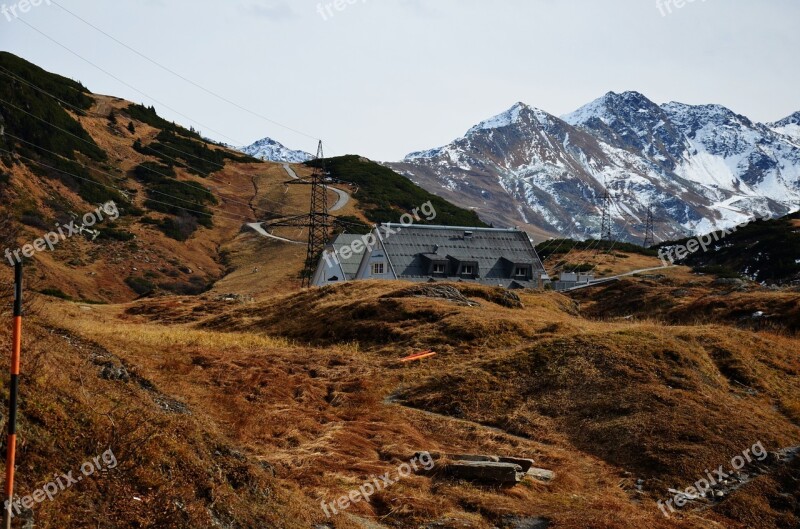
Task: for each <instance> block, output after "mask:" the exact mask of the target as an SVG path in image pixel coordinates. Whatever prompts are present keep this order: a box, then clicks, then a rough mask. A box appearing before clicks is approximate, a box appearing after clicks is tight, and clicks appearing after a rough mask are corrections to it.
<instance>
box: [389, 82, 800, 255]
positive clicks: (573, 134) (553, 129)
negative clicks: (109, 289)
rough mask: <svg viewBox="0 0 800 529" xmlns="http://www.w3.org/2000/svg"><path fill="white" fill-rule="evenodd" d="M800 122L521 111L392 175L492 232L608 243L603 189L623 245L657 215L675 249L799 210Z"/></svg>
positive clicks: (689, 111)
mask: <svg viewBox="0 0 800 529" xmlns="http://www.w3.org/2000/svg"><path fill="white" fill-rule="evenodd" d="M799 118H800V112H798V113H796V114H793V115H792V116H789V117H787V118H785V119H783V120H781V121H778V122H776V123H773V124H760V123H754V122H752V121H751V120H750V119H748V118H747V117H745V116H742V115H739V114H736V113H735V112H733V111H731V110H729V109H727V108H725V107H723V106H720V105H697V106H693V105H685V104H682V103H674V102H673V103H667V104H664V105H657V104H656V103H654V102H652V101H650V100H649V99H648V98H647V97H645V96H644V95H642V94H640V93H638V92H624V93H622V94H617V93H614V92H609V93H608V94H606V95H605V96H603V97H601V98H599V99H597V100H596V101H593V102H592V103H589V104H588V105H585V106H584V107H581V108H580V109H578V110H576V111H575V112H573V113H571V114H568V115H566V116H563V117H561V118H559V117H556V116H553V115H552V114H549V113H547V112H544V111H542V110H539V109H536V108H533V107H530V106H528V105H526V104H524V103H517V104H515V105H514V106H513V107H511V108H510V109H509V110H507V111H506V112H503V113H501V114H499V115H497V116H495V117H492V118H490V119H488V120H485V121H483V122H481V123H480V124H478V125H476V126H474V127H472V128H471V129H470V130H469V131H468V132H467V133H466V135H465V136H463V137H462V138H459V139H457V140H455V141H453V142H452V143H450V144H449V145H446V146H444V147H440V148H436V149H430V150H426V151H420V152H415V153H411V154H409V155H408V156H407V157H406V158H405V159H404V160H403V161H402V162H398V163H390V164H388V165H390V166H391V167H392V168H394V169H395V170H397V171H398V172H401V173H402V174H404V175H405V176H407V177H408V178H410V179H411V180H413V181H414V182H416V183H418V184H420V185H421V186H422V187H424V188H426V189H428V190H429V191H432V192H435V193H438V194H440V195H442V196H444V197H445V198H447V199H448V200H450V201H451V202H454V203H456V204H458V205H461V206H462V207H470V208H473V209H475V210H476V211H477V212H478V213H479V214H480V216H481V218H483V219H484V220H485V221H487V222H492V223H495V224H499V225H516V224H520V223H526V224H529V225H531V226H533V227H536V228H538V229H539V230H543V231H546V232H549V233H553V234H560V235H563V236H570V237H577V238H588V237H593V236H597V235H598V234H599V225H598V224H599V220H600V210H599V204H600V199H601V197H602V196H603V193H604V184H605V185H607V186H608V188H609V190H610V191H611V193H612V195H613V196H614V203H615V205H614V208H613V209H612V214H613V216H614V217H615V231H617V232H618V234H619V236H620V237H621V238H623V239H626V240H630V241H640V240H641V238H642V237H643V231H644V224H645V221H646V217H647V209H648V206H649V205H652V206H653V208H654V210H655V214H656V219H657V223H656V224H657V229H656V232H657V239H661V240H669V239H674V238H680V237H682V236H686V235H689V234H699V233H707V232H709V231H713V230H715V229H721V228H726V227H730V226H733V225H736V224H739V223H741V222H743V221H745V220H746V219H748V218H751V217H752V216H753V215H754V214H757V215H758V216H768V217H777V216H782V215H786V214H788V213H791V212H794V211H797V210H798V209H800V141H798V140H797V139H796V137H800V134H798V135H797V136H794V133H795V127H796V128H797V131H799V132H800V125H798V123H800V119H799Z"/></svg>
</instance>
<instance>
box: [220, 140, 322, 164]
mask: <svg viewBox="0 0 800 529" xmlns="http://www.w3.org/2000/svg"><path fill="white" fill-rule="evenodd" d="M236 150H238V151H240V152H243V153H245V154H247V155H250V156H252V157H253V158H258V159H259V160H264V161H267V162H282V163H303V162H307V161H309V160H313V159H314V157H313V156H312V155H311V154H309V153H307V152H305V151H295V150H292V149H289V148H288V147H286V146H284V145H283V144H281V143H280V142H277V141H275V140H273V139H272V138H264V139H261V140H258V141H257V142H255V143H253V144H252V145H248V146H247V147H236Z"/></svg>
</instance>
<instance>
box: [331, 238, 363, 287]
mask: <svg viewBox="0 0 800 529" xmlns="http://www.w3.org/2000/svg"><path fill="white" fill-rule="evenodd" d="M361 238H362V236H361V235H353V234H350V233H343V234H341V235H339V236H338V237H336V239H335V240H334V241H333V249H334V250H335V251H336V257H337V259H339V263H340V264H341V266H342V271H343V272H344V275H345V276H346V277H344V278H343V279H346V280H348V281H349V280H351V279H355V277H356V275H357V274H358V266H359V265H360V264H361V259H362V257H363V256H364V251H365V250H366V249H365V248H364V247H363V246H361V248H360V251H359V252H358V253H355V252H353V255H352V256H350V257H348V258H347V259H345V258H344V257H342V254H341V251H342V248H344V247H345V246H350V245H352V244H353V243H354V242H355V241H359V240H361Z"/></svg>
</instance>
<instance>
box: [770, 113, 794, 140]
mask: <svg viewBox="0 0 800 529" xmlns="http://www.w3.org/2000/svg"><path fill="white" fill-rule="evenodd" d="M769 126H770V128H771V129H772V130H774V131H775V132H777V133H779V134H785V135H786V136H789V137H790V138H792V139H793V140H795V141H797V142H798V143H800V112H795V113H794V114H792V115H791V116H789V117H787V118H783V119H782V120H780V121H776V122H775V123H770V125H769Z"/></svg>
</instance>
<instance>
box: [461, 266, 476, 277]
mask: <svg viewBox="0 0 800 529" xmlns="http://www.w3.org/2000/svg"><path fill="white" fill-rule="evenodd" d="M461 275H465V276H471V275H475V267H474V266H472V265H464V267H463V268H461Z"/></svg>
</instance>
